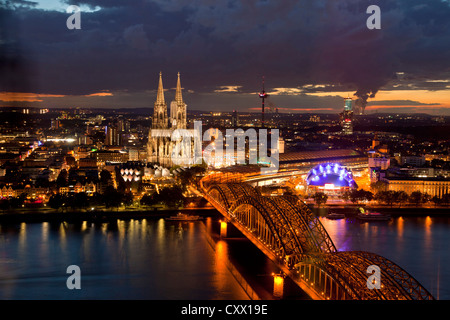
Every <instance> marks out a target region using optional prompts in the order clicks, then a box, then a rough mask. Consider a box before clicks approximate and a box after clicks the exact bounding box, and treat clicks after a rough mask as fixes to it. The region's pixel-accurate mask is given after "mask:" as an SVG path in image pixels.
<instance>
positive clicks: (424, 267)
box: [320, 216, 450, 300]
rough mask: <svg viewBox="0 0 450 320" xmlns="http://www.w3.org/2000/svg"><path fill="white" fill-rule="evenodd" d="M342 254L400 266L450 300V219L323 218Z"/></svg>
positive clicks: (430, 289) (438, 296) (425, 285)
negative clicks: (372, 257) (364, 255)
mask: <svg viewBox="0 0 450 320" xmlns="http://www.w3.org/2000/svg"><path fill="white" fill-rule="evenodd" d="M320 220H321V222H322V224H323V225H324V227H325V229H326V230H327V232H328V234H329V235H330V236H331V238H332V239H333V242H334V243H335V245H336V247H337V249H338V250H339V251H349V250H362V251H369V252H373V253H376V254H379V255H381V256H383V257H385V258H388V259H389V260H391V261H393V262H395V263H396V264H398V265H399V266H400V267H401V268H403V269H404V270H405V271H406V272H408V273H409V274H410V275H412V276H413V277H414V278H415V279H416V280H418V281H419V282H420V283H421V284H422V285H423V286H424V287H425V288H426V289H427V290H428V291H429V292H430V293H431V294H432V295H433V296H434V297H435V298H439V299H440V300H450V218H448V217H434V216H433V217H430V216H428V217H412V216H405V217H394V218H393V219H392V220H390V221H370V222H361V221H359V220H358V219H352V218H346V219H341V220H328V219H326V218H323V217H321V218H320Z"/></svg>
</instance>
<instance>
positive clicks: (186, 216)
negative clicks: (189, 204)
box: [165, 212, 201, 221]
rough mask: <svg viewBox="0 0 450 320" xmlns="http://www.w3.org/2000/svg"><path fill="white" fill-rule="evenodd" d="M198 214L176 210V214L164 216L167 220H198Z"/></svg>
mask: <svg viewBox="0 0 450 320" xmlns="http://www.w3.org/2000/svg"><path fill="white" fill-rule="evenodd" d="M200 219H201V218H200V216H195V215H189V214H185V213H181V212H178V214H177V215H175V216H171V217H168V218H166V219H165V220H169V221H197V220H200Z"/></svg>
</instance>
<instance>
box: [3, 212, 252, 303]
mask: <svg viewBox="0 0 450 320" xmlns="http://www.w3.org/2000/svg"><path fill="white" fill-rule="evenodd" d="M205 233H206V228H205V225H204V224H203V223H202V222H190V223H178V222H176V223H169V222H166V221H164V219H130V220H114V221H109V222H107V223H105V222H81V223H67V222H64V223H48V222H44V223H23V224H20V225H19V224H18V225H0V299H205V300H208V299H245V297H246V295H245V293H244V292H243V290H242V288H241V287H240V286H239V285H238V284H237V282H236V281H235V279H234V278H233V276H232V275H231V274H230V273H229V272H228V271H227V269H226V266H225V265H224V264H223V263H222V262H223V261H224V259H225V256H226V255H227V252H226V246H222V245H220V244H219V245H218V247H217V248H218V250H217V251H214V250H212V248H211V246H210V245H209V244H208V242H206V241H205ZM72 264H74V265H78V266H79V267H80V268H81V275H82V280H81V282H82V284H81V286H82V290H76V292H75V291H74V290H68V289H67V287H66V279H67V274H66V268H67V266H69V265H72Z"/></svg>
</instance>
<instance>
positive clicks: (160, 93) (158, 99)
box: [155, 71, 165, 105]
mask: <svg viewBox="0 0 450 320" xmlns="http://www.w3.org/2000/svg"><path fill="white" fill-rule="evenodd" d="M155 104H159V105H163V104H165V102H164V88H163V83H162V72H161V71H160V72H159V84H158V93H157V95H156V103H155Z"/></svg>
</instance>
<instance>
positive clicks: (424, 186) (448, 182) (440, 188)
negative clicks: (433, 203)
mask: <svg viewBox="0 0 450 320" xmlns="http://www.w3.org/2000/svg"><path fill="white" fill-rule="evenodd" d="M383 180H384V181H386V182H387V189H388V190H391V191H405V192H406V193H407V194H408V195H410V194H411V193H413V192H414V191H420V192H421V193H428V194H429V195H430V196H431V197H434V196H436V197H438V198H442V196H443V195H445V194H449V193H450V179H448V178H447V179H446V178H415V177H401V178H400V177H389V178H384V179H383Z"/></svg>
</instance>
